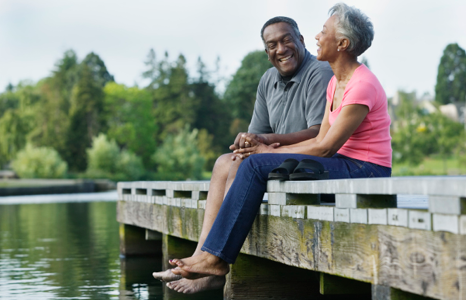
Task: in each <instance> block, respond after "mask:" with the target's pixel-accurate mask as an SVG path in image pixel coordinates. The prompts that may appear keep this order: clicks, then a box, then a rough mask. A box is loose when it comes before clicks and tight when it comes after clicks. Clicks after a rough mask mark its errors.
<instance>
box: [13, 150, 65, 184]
mask: <svg viewBox="0 0 466 300" xmlns="http://www.w3.org/2000/svg"><path fill="white" fill-rule="evenodd" d="M11 166H12V168H13V170H14V171H15V172H16V174H18V176H19V177H21V178H64V177H66V172H67V171H68V165H67V164H66V162H65V161H63V160H62V159H61V157H60V155H59V154H58V152H57V151H55V150H54V149H53V148H48V147H38V148H35V147H33V146H32V145H31V144H27V145H26V147H25V148H24V149H23V150H21V151H19V152H18V154H17V155H16V158H15V159H14V160H13V161H12V163H11Z"/></svg>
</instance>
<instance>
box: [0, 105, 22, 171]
mask: <svg viewBox="0 0 466 300" xmlns="http://www.w3.org/2000/svg"><path fill="white" fill-rule="evenodd" d="M27 133H28V126H27V123H26V121H25V120H24V119H23V118H22V117H21V115H20V113H19V111H18V110H16V109H8V110H7V111H6V112H5V113H4V114H3V116H2V117H1V118H0V167H2V166H3V165H4V164H6V163H8V162H9V161H10V160H12V159H13V158H14V157H15V156H16V154H17V153H18V151H20V150H21V149H22V148H23V147H24V146H25V145H26V135H27Z"/></svg>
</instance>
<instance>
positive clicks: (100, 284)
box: [0, 191, 163, 300]
mask: <svg viewBox="0 0 466 300" xmlns="http://www.w3.org/2000/svg"><path fill="white" fill-rule="evenodd" d="M116 199H117V194H116V192H114V191H113V192H106V193H95V194H74V195H44V196H27V197H26V196H23V197H5V198H1V199H0V202H1V203H2V204H4V205H0V299H2V300H3V299H128V300H129V299H163V291H162V290H163V288H162V284H161V283H160V282H158V281H156V280H155V279H153V278H152V276H151V272H152V271H154V270H160V269H161V258H160V257H159V258H151V259H149V258H127V259H125V258H120V253H119V236H118V223H117V222H116V202H115V200H116ZM31 202H42V203H40V204H32V203H31ZM49 202H54V203H49ZM6 203H8V204H6Z"/></svg>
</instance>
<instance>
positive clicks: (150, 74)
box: [142, 48, 159, 89]
mask: <svg viewBox="0 0 466 300" xmlns="http://www.w3.org/2000/svg"><path fill="white" fill-rule="evenodd" d="M144 64H145V65H146V66H147V70H146V71H144V72H143V73H142V77H143V78H146V79H148V80H150V82H149V84H148V86H147V88H148V89H156V88H157V79H158V77H159V68H158V65H157V60H156V56H155V51H154V49H152V48H151V49H150V50H149V53H148V54H147V59H146V61H145V62H144Z"/></svg>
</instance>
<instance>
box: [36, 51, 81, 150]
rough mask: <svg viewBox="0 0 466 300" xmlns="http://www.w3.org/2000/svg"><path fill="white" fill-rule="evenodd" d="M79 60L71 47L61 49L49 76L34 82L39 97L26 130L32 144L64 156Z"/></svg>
mask: <svg viewBox="0 0 466 300" xmlns="http://www.w3.org/2000/svg"><path fill="white" fill-rule="evenodd" d="M78 75H79V64H78V58H77V55H76V53H75V52H74V51H73V50H67V51H65V53H64V55H63V58H61V59H60V60H58V61H57V63H56V64H55V70H54V71H53V72H52V76H50V77H48V78H45V79H43V80H41V81H39V83H38V84H37V86H36V89H37V90H38V93H39V95H40V97H41V99H40V101H37V102H36V105H35V106H34V114H33V119H34V124H35V126H34V127H33V128H32V131H31V132H30V134H29V138H30V140H31V142H32V143H33V144H34V145H36V146H44V147H45V146H47V147H52V148H54V149H55V150H57V151H58V153H59V154H60V156H61V157H66V156H67V149H66V142H65V141H66V137H67V135H68V127H69V111H70V107H71V94H72V90H73V87H74V86H75V85H76V82H77V81H78Z"/></svg>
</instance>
